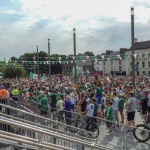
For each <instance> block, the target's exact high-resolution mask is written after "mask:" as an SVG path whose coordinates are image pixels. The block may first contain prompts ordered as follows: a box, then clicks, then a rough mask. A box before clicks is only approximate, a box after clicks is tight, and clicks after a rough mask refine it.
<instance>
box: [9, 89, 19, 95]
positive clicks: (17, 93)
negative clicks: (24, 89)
mask: <svg viewBox="0 0 150 150" xmlns="http://www.w3.org/2000/svg"><path fill="white" fill-rule="evenodd" d="M11 94H12V96H18V95H19V91H18V90H17V89H14V90H12V91H11Z"/></svg>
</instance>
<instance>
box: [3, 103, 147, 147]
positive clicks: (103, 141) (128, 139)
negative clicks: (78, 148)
mask: <svg viewBox="0 0 150 150" xmlns="http://www.w3.org/2000/svg"><path fill="white" fill-rule="evenodd" d="M9 101H12V100H9ZM15 103H17V102H15ZM0 106H1V107H3V108H5V110H7V111H6V112H7V113H3V112H1V114H0V115H2V114H3V116H4V115H7V114H11V115H10V116H11V117H15V118H18V119H22V120H26V121H29V122H28V123H31V122H32V123H34V124H33V125H35V124H37V125H39V126H40V127H42V128H46V129H49V130H50V129H52V130H54V131H56V132H59V133H60V132H62V133H63V134H66V135H69V136H72V137H77V138H80V139H86V140H87V141H91V142H92V143H94V144H97V145H105V146H107V147H109V148H114V149H123V150H127V149H139V150H142V149H150V144H149V142H147V143H139V142H137V141H136V140H135V139H134V137H133V135H132V134H129V133H127V130H128V129H129V128H130V127H128V125H126V124H125V125H122V124H119V127H116V128H115V129H113V134H112V136H105V135H106V133H107V132H108V129H107V128H106V121H107V120H106V119H101V118H96V119H97V122H98V126H99V130H100V133H99V137H98V138H97V139H94V140H93V139H91V137H88V136H87V135H89V134H90V132H88V131H86V130H82V129H80V128H77V127H72V126H70V125H67V124H66V123H65V112H66V111H63V112H64V113H63V115H64V117H63V121H62V122H60V121H59V122H58V118H59V114H58V113H57V112H58V111H57V110H56V111H53V112H51V110H50V108H49V110H48V113H47V115H46V116H40V115H41V113H40V112H41V110H40V109H39V108H37V110H38V111H37V112H35V111H34V110H35V109H36V107H35V108H34V106H32V111H31V110H30V109H29V108H28V107H27V105H25V104H23V103H21V102H20V105H19V109H13V108H9V106H7V105H3V104H0ZM16 106H18V105H16ZM20 109H23V110H20ZM3 110H4V109H3ZM24 110H26V111H24ZM27 111H28V112H27ZM10 112H11V113H10ZM12 112H13V113H12ZM71 113H72V118H71V119H72V120H75V119H76V118H77V117H78V115H79V114H78V113H76V112H71ZM5 117H6V116H5ZM22 120H18V121H22ZM112 123H113V125H114V126H115V125H118V123H116V122H112ZM69 128H74V130H76V131H77V132H73V133H71V132H68V131H67V132H66V130H65V129H69ZM132 129H133V128H132ZM146 132H149V131H146ZM81 133H82V134H81ZM28 134H29V135H30V136H31V137H33V138H34V136H35V135H32V134H31V133H28ZM54 141H56V140H55V138H54V140H53V142H54ZM54 143H55V142H54Z"/></svg>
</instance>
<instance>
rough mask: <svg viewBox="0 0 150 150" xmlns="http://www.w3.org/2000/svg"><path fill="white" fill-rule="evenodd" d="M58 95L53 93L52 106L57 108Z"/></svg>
mask: <svg viewBox="0 0 150 150" xmlns="http://www.w3.org/2000/svg"><path fill="white" fill-rule="evenodd" d="M56 97H57V94H52V95H51V106H52V107H53V108H56V103H57V100H56Z"/></svg>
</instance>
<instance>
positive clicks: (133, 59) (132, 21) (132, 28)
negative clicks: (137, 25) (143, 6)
mask: <svg viewBox="0 0 150 150" xmlns="http://www.w3.org/2000/svg"><path fill="white" fill-rule="evenodd" d="M131 40H132V46H131V47H132V84H133V87H134V88H135V57H134V53H135V52H134V8H133V7H132V8H131Z"/></svg>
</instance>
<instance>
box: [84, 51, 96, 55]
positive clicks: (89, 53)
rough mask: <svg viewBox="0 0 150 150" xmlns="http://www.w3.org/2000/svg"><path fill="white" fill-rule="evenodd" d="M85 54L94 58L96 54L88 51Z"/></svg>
mask: <svg viewBox="0 0 150 150" xmlns="http://www.w3.org/2000/svg"><path fill="white" fill-rule="evenodd" d="M84 54H86V55H87V56H94V53H93V52H90V51H86V52H85V53H84Z"/></svg>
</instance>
